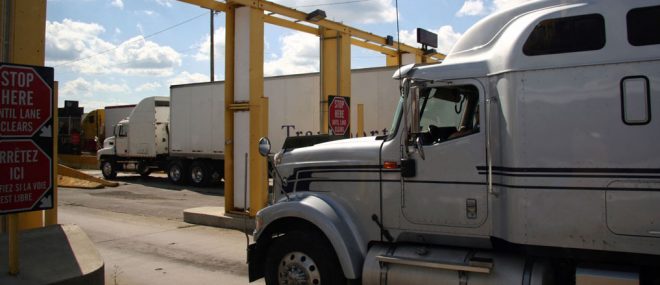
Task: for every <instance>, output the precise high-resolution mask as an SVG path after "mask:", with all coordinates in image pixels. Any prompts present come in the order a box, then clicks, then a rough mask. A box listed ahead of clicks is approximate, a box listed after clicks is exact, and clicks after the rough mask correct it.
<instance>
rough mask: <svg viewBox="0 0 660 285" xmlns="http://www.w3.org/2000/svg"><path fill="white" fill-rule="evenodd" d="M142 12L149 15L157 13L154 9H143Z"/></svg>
mask: <svg viewBox="0 0 660 285" xmlns="http://www.w3.org/2000/svg"><path fill="white" fill-rule="evenodd" d="M142 13H144V14H145V15H147V16H153V15H156V12H154V11H152V10H142Z"/></svg>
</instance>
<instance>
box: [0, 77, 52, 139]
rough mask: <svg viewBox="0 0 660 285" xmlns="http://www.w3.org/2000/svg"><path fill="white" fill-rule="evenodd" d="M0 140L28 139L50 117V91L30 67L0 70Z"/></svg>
mask: <svg viewBox="0 0 660 285" xmlns="http://www.w3.org/2000/svg"><path fill="white" fill-rule="evenodd" d="M0 90H1V91H0V92H1V93H0V136H2V137H25V136H28V137H31V136H33V135H34V134H35V133H36V132H37V131H38V130H39V129H41V127H42V126H43V125H44V124H45V123H46V122H47V121H48V120H50V118H51V117H52V109H53V108H52V106H53V104H52V95H51V94H52V90H51V88H50V86H49V85H48V84H47V83H46V82H45V81H44V79H43V78H41V76H40V75H39V74H38V73H37V72H36V71H35V69H34V68H32V67H25V66H15V65H2V66H0Z"/></svg>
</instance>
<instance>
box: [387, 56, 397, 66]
mask: <svg viewBox="0 0 660 285" xmlns="http://www.w3.org/2000/svg"><path fill="white" fill-rule="evenodd" d="M400 59H401V56H400V55H386V56H385V65H387V66H399V61H400Z"/></svg>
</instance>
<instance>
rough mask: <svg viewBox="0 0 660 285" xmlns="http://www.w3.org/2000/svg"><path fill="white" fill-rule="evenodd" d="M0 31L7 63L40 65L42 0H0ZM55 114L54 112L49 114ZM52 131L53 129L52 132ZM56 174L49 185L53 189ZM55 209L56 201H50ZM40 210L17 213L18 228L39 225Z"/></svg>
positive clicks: (0, 46)
mask: <svg viewBox="0 0 660 285" xmlns="http://www.w3.org/2000/svg"><path fill="white" fill-rule="evenodd" d="M0 9H1V11H0V15H2V19H0V21H1V22H2V24H1V25H2V29H0V30H2V31H1V32H0V33H2V35H1V36H0V38H1V39H2V40H3V42H2V43H0V51H1V52H0V54H2V55H3V59H2V60H5V59H7V61H8V62H10V63H17V64H27V65H38V66H43V65H44V57H45V53H44V49H45V42H46V0H20V1H18V0H15V1H10V0H0ZM53 115H54V116H56V115H57V112H55V113H54V114H53ZM53 133H55V132H53ZM53 155H56V154H53ZM56 178H57V177H54V179H53V182H52V183H53V187H54V189H55V191H57V179H56ZM54 207H55V208H54V210H55V211H56V210H57V209H56V207H57V204H55V205H54ZM43 216H44V211H34V212H27V213H21V214H18V229H19V230H24V229H31V228H38V227H43V225H44V218H43Z"/></svg>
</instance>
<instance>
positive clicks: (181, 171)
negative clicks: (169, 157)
mask: <svg viewBox="0 0 660 285" xmlns="http://www.w3.org/2000/svg"><path fill="white" fill-rule="evenodd" d="M186 173H188V169H187V168H186V165H185V164H184V163H183V162H182V161H180V160H175V161H172V162H171V163H170V165H169V166H168V167H167V178H168V179H169V180H170V182H172V183H174V184H177V185H182V184H185V183H186V181H187V178H188V175H186Z"/></svg>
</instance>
